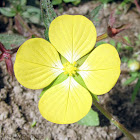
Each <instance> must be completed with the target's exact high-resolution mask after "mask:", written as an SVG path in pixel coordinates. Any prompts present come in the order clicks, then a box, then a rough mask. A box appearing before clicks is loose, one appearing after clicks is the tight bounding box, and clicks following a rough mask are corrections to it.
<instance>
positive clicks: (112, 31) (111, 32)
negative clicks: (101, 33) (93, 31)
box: [107, 24, 131, 37]
mask: <svg viewBox="0 0 140 140" xmlns="http://www.w3.org/2000/svg"><path fill="white" fill-rule="evenodd" d="M130 26H131V24H124V25H122V26H120V27H117V28H112V27H111V26H108V28H107V33H108V36H109V37H115V36H116V35H117V34H119V33H120V32H122V31H124V30H126V29H128V28H130Z"/></svg>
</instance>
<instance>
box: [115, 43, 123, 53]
mask: <svg viewBox="0 0 140 140" xmlns="http://www.w3.org/2000/svg"><path fill="white" fill-rule="evenodd" d="M116 49H117V51H118V52H121V51H122V43H120V42H118V43H117V47H116Z"/></svg>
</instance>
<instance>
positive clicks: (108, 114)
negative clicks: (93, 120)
mask: <svg viewBox="0 0 140 140" xmlns="http://www.w3.org/2000/svg"><path fill="white" fill-rule="evenodd" d="M93 104H94V105H95V106H96V107H97V108H98V110H100V112H101V113H103V114H104V116H105V117H106V118H107V119H109V120H110V121H111V122H112V123H113V124H114V125H115V126H116V127H118V128H119V129H120V130H121V131H122V132H123V133H124V135H125V136H126V137H127V138H128V139H129V140H136V139H135V138H134V136H133V135H132V134H131V133H130V132H129V131H128V130H127V129H126V128H125V127H124V126H123V125H122V124H120V123H119V122H118V121H117V120H116V119H115V118H113V116H112V115H111V114H110V113H109V112H108V111H107V110H105V109H104V108H103V107H102V106H101V105H100V104H99V103H98V101H97V100H96V99H95V98H94V97H93Z"/></svg>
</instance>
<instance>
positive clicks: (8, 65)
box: [5, 58, 13, 77]
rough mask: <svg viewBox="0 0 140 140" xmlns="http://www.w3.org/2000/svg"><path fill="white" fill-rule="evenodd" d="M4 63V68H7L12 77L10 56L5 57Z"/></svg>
mask: <svg viewBox="0 0 140 140" xmlns="http://www.w3.org/2000/svg"><path fill="white" fill-rule="evenodd" d="M5 63H6V68H7V71H8V73H9V75H11V76H12V77H13V63H12V60H11V58H9V59H5Z"/></svg>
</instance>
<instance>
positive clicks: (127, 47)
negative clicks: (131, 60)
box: [124, 46, 133, 51]
mask: <svg viewBox="0 0 140 140" xmlns="http://www.w3.org/2000/svg"><path fill="white" fill-rule="evenodd" d="M124 48H125V49H126V50H128V51H133V47H130V46H125V47H124Z"/></svg>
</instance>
